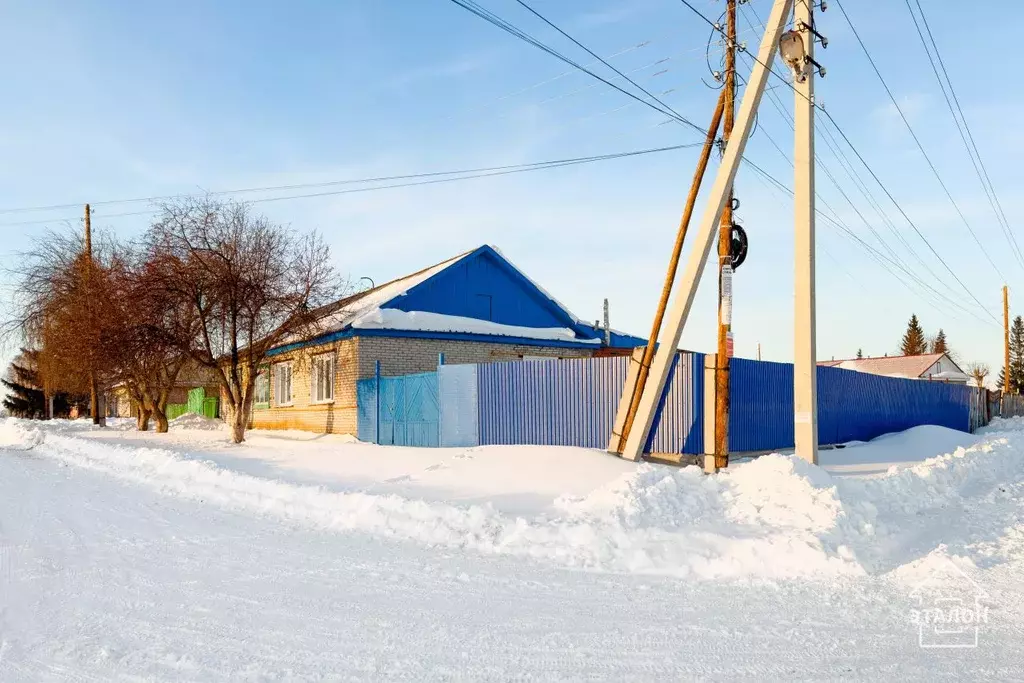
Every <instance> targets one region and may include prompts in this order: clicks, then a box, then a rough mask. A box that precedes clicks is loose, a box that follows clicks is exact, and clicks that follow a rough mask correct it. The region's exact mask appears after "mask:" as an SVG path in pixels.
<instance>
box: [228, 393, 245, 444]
mask: <svg viewBox="0 0 1024 683" xmlns="http://www.w3.org/2000/svg"><path fill="white" fill-rule="evenodd" d="M242 405H244V403H243V404H242ZM242 405H237V406H235V410H234V412H233V413H232V415H231V441H233V442H234V443H242V442H243V441H245V428H246V426H248V422H249V416H248V414H247V412H246V411H245V409H244V408H243V407H242Z"/></svg>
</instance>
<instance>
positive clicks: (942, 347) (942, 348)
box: [932, 327, 949, 353]
mask: <svg viewBox="0 0 1024 683" xmlns="http://www.w3.org/2000/svg"><path fill="white" fill-rule="evenodd" d="M932 353H949V347H948V346H946V333H945V332H943V330H942V328H941V327H940V328H939V333H938V334H936V335H935V340H934V341H932Z"/></svg>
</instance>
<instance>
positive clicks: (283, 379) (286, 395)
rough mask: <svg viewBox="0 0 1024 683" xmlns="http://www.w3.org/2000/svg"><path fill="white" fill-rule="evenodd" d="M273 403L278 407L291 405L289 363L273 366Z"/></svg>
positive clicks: (290, 372) (290, 365)
mask: <svg viewBox="0 0 1024 683" xmlns="http://www.w3.org/2000/svg"><path fill="white" fill-rule="evenodd" d="M274 403H275V404H276V405H279V406H290V405H291V404H292V364H291V363H278V364H277V365H275V366H274Z"/></svg>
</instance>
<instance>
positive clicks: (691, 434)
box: [648, 353, 704, 454]
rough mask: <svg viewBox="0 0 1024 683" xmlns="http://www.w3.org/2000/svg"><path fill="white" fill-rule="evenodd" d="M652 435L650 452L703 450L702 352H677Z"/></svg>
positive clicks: (649, 441) (691, 451) (695, 451)
mask: <svg viewBox="0 0 1024 683" xmlns="http://www.w3.org/2000/svg"><path fill="white" fill-rule="evenodd" d="M666 389H667V391H666V392H665V402H664V404H663V408H662V410H661V415H660V416H659V418H658V423H657V427H656V429H655V430H654V434H653V436H652V437H651V438H650V439H649V440H648V450H649V451H650V452H652V453H690V454H699V453H703V452H704V354H703V353H680V354H679V355H677V356H676V361H675V366H674V368H673V371H672V377H671V380H670V383H669V385H668V386H667V387H666Z"/></svg>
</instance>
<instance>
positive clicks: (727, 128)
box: [704, 0, 736, 472]
mask: <svg viewBox="0 0 1024 683" xmlns="http://www.w3.org/2000/svg"><path fill="white" fill-rule="evenodd" d="M725 15H726V30H725V36H726V37H725V42H726V45H725V91H724V94H725V113H724V117H723V119H722V140H723V141H724V142H725V144H726V145H728V144H729V136H730V135H732V129H733V125H734V123H735V120H734V119H735V106H736V0H728V2H727V3H726V10H725ZM732 209H733V188H732V185H730V186H729V199H728V201H726V203H725V209H724V210H723V211H722V219H721V221H719V224H718V353H717V355H716V356H715V359H716V361H717V362H716V364H715V445H714V450H713V451H711V450H709V449H707V450H708V452H709V453H714V455H715V466H714V468H712V467H710V463H706V464H705V466H704V469H705V471H708V472H713V471H715V470H717V469H718V468H720V467H728V466H729V357H730V356H732V349H731V348H729V347H730V346H731V344H730V342H731V341H732V339H731V337H732V275H733V270H732Z"/></svg>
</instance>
